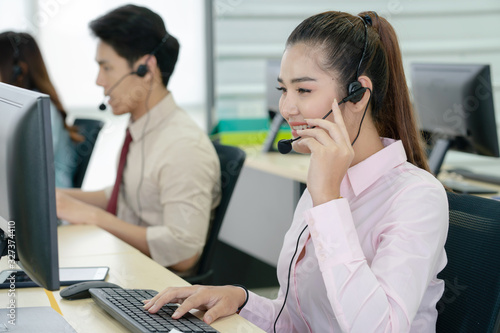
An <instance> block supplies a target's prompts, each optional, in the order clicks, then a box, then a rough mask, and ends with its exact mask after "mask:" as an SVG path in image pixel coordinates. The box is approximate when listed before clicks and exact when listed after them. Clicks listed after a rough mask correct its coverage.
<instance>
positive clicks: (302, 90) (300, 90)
mask: <svg viewBox="0 0 500 333" xmlns="http://www.w3.org/2000/svg"><path fill="white" fill-rule="evenodd" d="M297 92H298V93H299V94H304V93H310V92H311V90H309V89H304V88H299V89H297Z"/></svg>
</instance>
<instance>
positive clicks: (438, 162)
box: [428, 139, 498, 194]
mask: <svg viewBox="0 0 500 333" xmlns="http://www.w3.org/2000/svg"><path fill="white" fill-rule="evenodd" d="M452 142H453V141H452V140H449V139H438V140H437V141H436V143H435V144H434V147H433V148H432V152H431V154H430V155H429V160H428V162H429V169H430V170H431V173H432V174H433V175H434V176H436V177H437V175H438V174H439V171H440V170H441V166H442V164H443V161H444V157H445V156H446V152H447V151H448V149H449V148H450V146H451V144H452ZM441 182H442V183H443V185H445V186H446V187H448V188H450V189H451V190H453V191H455V192H459V193H467V194H494V193H497V192H498V191H496V190H494V189H491V188H487V187H483V186H479V185H475V184H470V183H467V182H465V181H463V180H454V179H445V180H443V181H441Z"/></svg>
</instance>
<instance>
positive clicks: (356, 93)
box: [344, 81, 367, 103]
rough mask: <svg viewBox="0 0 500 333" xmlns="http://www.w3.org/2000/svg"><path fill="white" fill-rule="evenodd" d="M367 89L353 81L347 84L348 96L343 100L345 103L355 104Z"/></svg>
mask: <svg viewBox="0 0 500 333" xmlns="http://www.w3.org/2000/svg"><path fill="white" fill-rule="evenodd" d="M366 89H367V88H365V87H363V86H362V85H361V82H359V81H354V82H351V83H350V84H349V88H348V95H347V97H346V98H344V100H345V101H346V102H347V101H349V102H352V103H357V102H359V101H360V100H361V99H362V98H363V93H364V92H365V91H366Z"/></svg>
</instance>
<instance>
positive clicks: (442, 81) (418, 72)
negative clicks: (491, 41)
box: [411, 63, 500, 174]
mask: <svg viewBox="0 0 500 333" xmlns="http://www.w3.org/2000/svg"><path fill="white" fill-rule="evenodd" d="M411 82H412V92H413V103H414V106H415V109H416V111H417V113H418V118H419V122H420V129H421V130H422V131H423V132H424V134H425V137H426V140H427V142H428V143H429V144H431V145H432V146H433V147H434V149H433V153H432V154H431V156H430V160H429V164H431V165H430V166H431V171H432V172H433V173H434V174H437V173H439V169H440V167H441V163H442V162H443V159H444V155H445V154H446V151H447V150H448V148H449V149H454V150H458V151H462V152H467V153H473V154H479V155H485V156H495V157H499V156H500V153H499V147H498V135H497V127H496V122H495V111H494V106H493V91H492V85H491V75H490V66H489V65H486V64H423V63H421V64H412V65H411ZM433 155H434V156H433Z"/></svg>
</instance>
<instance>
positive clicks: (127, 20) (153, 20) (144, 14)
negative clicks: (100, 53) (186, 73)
mask: <svg viewBox="0 0 500 333" xmlns="http://www.w3.org/2000/svg"><path fill="white" fill-rule="evenodd" d="M89 27H90V29H91V30H92V32H93V34H94V35H95V36H96V37H98V38H99V39H101V40H102V41H103V42H105V43H106V44H109V45H110V46H111V47H112V48H113V49H114V50H115V52H116V53H117V54H118V55H119V56H121V57H123V58H125V59H126V60H127V62H128V63H129V65H130V67H131V68H132V66H133V65H134V63H135V62H136V61H137V60H138V59H139V58H141V57H142V56H144V55H146V54H150V53H151V52H153V50H155V49H156V47H157V46H158V45H160V44H161V41H162V39H163V37H164V36H165V35H166V34H167V30H166V29H165V24H164V23H163V19H162V18H161V17H160V16H159V15H158V14H156V13H154V12H152V11H151V10H149V9H147V8H145V7H139V6H135V5H125V6H122V7H119V8H116V9H114V10H112V11H110V12H109V13H107V14H105V15H103V16H101V17H99V18H97V19H95V20H93V21H92V22H90V24H89ZM155 56H156V59H157V60H158V66H159V67H160V71H161V73H162V80H163V84H164V85H165V86H167V84H168V81H169V79H170V76H171V75H172V73H173V71H174V68H175V63H176V62H177V57H178V56H179V42H178V41H177V39H175V37H173V36H170V37H169V38H168V39H167V40H166V41H165V43H164V44H163V45H162V46H161V47H160V48H159V49H158V51H157V52H156V54H155Z"/></svg>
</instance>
